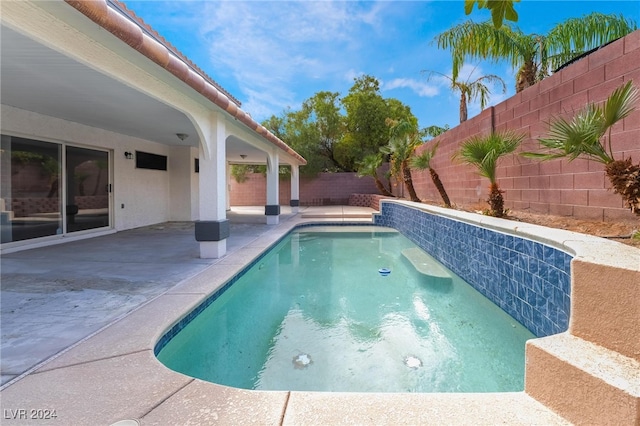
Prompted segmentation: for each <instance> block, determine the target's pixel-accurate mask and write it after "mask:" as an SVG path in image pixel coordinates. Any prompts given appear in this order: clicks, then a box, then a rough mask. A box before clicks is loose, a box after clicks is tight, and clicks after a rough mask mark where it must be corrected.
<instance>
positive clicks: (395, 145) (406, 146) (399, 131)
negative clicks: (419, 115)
mask: <svg viewBox="0 0 640 426" xmlns="http://www.w3.org/2000/svg"><path fill="white" fill-rule="evenodd" d="M387 124H388V125H389V127H390V131H389V135H390V137H389V142H388V144H387V145H386V146H384V147H382V148H380V151H381V152H382V153H384V154H388V155H390V158H391V174H392V175H393V176H396V177H397V178H399V179H401V180H402V182H403V183H404V185H405V187H406V188H407V192H408V193H409V198H410V199H411V201H415V202H418V203H419V202H420V198H418V195H417V194H416V190H415V188H414V186H413V178H412V177H411V167H410V165H409V159H410V158H411V156H412V155H413V152H414V151H415V149H416V148H417V147H418V146H420V145H421V144H422V138H421V135H420V131H419V129H418V120H417V119H416V118H415V117H412V118H410V119H402V120H393V119H388V120H387Z"/></svg>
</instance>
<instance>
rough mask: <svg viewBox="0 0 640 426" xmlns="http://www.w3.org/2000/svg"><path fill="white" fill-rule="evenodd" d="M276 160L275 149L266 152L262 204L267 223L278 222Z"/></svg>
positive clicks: (278, 205) (278, 199)
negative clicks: (265, 189) (265, 196)
mask: <svg viewBox="0 0 640 426" xmlns="http://www.w3.org/2000/svg"><path fill="white" fill-rule="evenodd" d="M278 160H279V159H278V152H277V151H276V150H272V151H270V152H267V205H266V206H264V214H265V215H266V216H267V225H277V224H278V223H279V222H280V191H279V187H278V184H279V174H278V167H279V162H278Z"/></svg>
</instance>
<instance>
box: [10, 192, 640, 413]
mask: <svg viewBox="0 0 640 426" xmlns="http://www.w3.org/2000/svg"><path fill="white" fill-rule="evenodd" d="M385 202H387V201H385ZM392 202H400V203H408V205H411V206H412V207H415V208H420V209H423V210H425V211H429V212H432V213H435V214H441V215H445V216H447V217H450V218H453V219H455V220H462V221H469V222H472V223H480V224H481V225H483V226H486V227H489V228H492V229H499V230H501V231H502V232H510V233H517V234H518V235H521V236H526V237H527V238H530V239H534V240H536V241H541V242H544V243H545V244H549V245H554V246H558V247H559V248H560V247H562V249H563V250H567V251H569V250H570V251H572V252H573V253H575V256H576V259H578V263H579V262H584V263H585V264H588V265H590V267H591V268H592V267H593V265H596V266H597V265H600V266H603V267H605V269H606V268H612V267H613V268H622V269H624V270H625V271H626V272H628V271H631V272H637V273H638V274H640V250H637V249H633V248H631V247H629V250H627V249H626V248H624V247H626V246H623V245H621V244H618V243H613V242H610V241H606V240H603V239H600V238H596V237H590V236H587V235H583V234H577V233H573V232H568V231H562V230H551V229H549V228H544V227H539V226H535V225H528V224H522V223H518V222H510V221H504V220H500V219H495V218H489V217H485V216H479V215H473V214H470V213H466V212H459V211H455V210H449V209H440V208H437V207H433V206H426V205H421V204H416V203H410V202H403V201H392ZM370 221H371V220H370V219H355V218H345V219H342V220H340V219H338V218H327V219H321V218H302V217H301V216H300V215H298V216H296V217H294V218H292V219H290V220H288V221H287V222H284V223H281V224H279V225H275V226H274V227H273V228H272V229H270V230H269V231H267V232H266V233H265V234H263V235H262V236H261V237H259V238H257V239H256V240H254V241H253V242H251V243H249V244H247V245H246V246H244V247H243V248H241V249H239V250H237V251H235V252H234V253H232V254H230V255H228V256H227V257H225V258H223V259H221V260H220V261H219V262H217V263H216V264H214V265H211V266H209V267H208V268H206V269H205V270H204V271H202V272H201V273H199V274H197V275H196V276H194V277H191V278H189V279H187V280H184V281H183V282H181V283H179V284H177V285H176V286H174V287H173V288H171V289H170V290H168V291H167V292H165V293H163V294H162V295H160V296H158V297H157V298H155V299H154V300H152V301H151V302H149V303H147V304H145V305H143V306H141V307H139V308H138V309H136V310H135V311H133V312H132V313H130V314H129V315H127V316H126V317H124V318H122V319H120V320H118V321H116V322H114V323H112V324H111V325H110V326H109V327H107V328H105V329H103V330H102V331H101V332H99V333H97V334H95V335H92V336H89V337H87V338H86V339H84V340H83V341H81V342H80V343H79V344H77V345H75V346H73V347H72V348H70V349H69V350H67V351H66V352H64V353H62V354H60V355H59V356H58V357H56V358H55V359H52V360H50V361H49V362H48V363H46V364H44V365H42V366H41V367H40V368H39V369H38V370H36V371H35V372H33V373H31V374H29V375H28V376H26V377H24V378H22V379H21V380H19V381H17V382H16V383H14V384H12V385H11V386H9V387H7V388H5V389H4V390H3V391H2V394H1V396H2V398H1V402H0V404H1V406H2V408H3V409H4V410H3V413H5V414H6V413H7V410H20V409H24V410H27V412H26V414H27V415H28V414H30V413H29V411H28V410H56V415H57V418H56V419H52V420H53V421H52V422H57V423H66V424H112V423H114V422H117V421H120V420H124V419H137V420H138V421H139V422H140V423H141V424H187V423H196V424H207V423H220V424H245V423H249V424H252V423H257V424H301V423H303V424H354V423H357V424H416V423H448V424H460V423H475V424H478V423H492V424H495V423H502V422H503V423H509V424H563V423H568V421H567V420H566V418H571V415H567V414H566V413H564V412H563V416H564V417H561V416H560V415H559V414H557V412H562V410H561V409H558V407H554V408H553V410H555V411H553V410H552V409H550V408H548V406H546V405H544V404H543V403H541V402H539V401H538V400H536V399H535V398H534V397H533V396H532V392H531V391H530V390H527V392H513V393H491V394H473V393H467V394H400V393H398V394H370V393H369V394H368V393H322V392H296V391H292V392H280V391H248V390H242V389H235V388H229V387H225V386H221V385H217V384H213V383H207V382H203V381H201V380H198V379H193V378H191V377H187V376H185V375H182V374H180V373H177V372H174V371H171V370H169V369H168V368H167V367H165V366H164V365H162V364H161V363H160V362H159V361H158V360H157V359H156V358H155V356H154V354H153V351H154V347H155V345H156V343H157V341H158V340H159V339H160V338H161V337H162V336H163V334H164V333H165V332H166V331H167V330H168V329H169V328H171V327H172V326H173V325H174V324H175V323H176V322H178V321H179V319H180V318H181V317H183V316H184V315H186V313H188V312H189V311H190V310H192V309H193V308H195V307H196V306H197V305H198V304H199V303H201V302H202V301H203V300H204V299H205V298H206V297H207V296H208V295H209V294H211V293H212V292H214V291H215V290H216V289H217V288H218V287H220V286H222V285H223V284H224V283H225V282H226V281H228V280H229V279H231V278H232V277H233V276H234V275H235V274H237V273H238V272H239V271H241V270H242V269H243V268H244V267H245V265H247V264H248V263H250V262H252V261H253V260H254V259H256V258H257V257H258V256H260V255H261V254H262V253H263V252H264V251H266V250H268V249H269V248H270V247H271V246H272V245H274V244H276V243H277V242H278V241H279V240H280V239H281V238H282V237H283V236H284V235H285V234H287V233H288V232H289V231H290V230H291V229H293V228H294V227H296V226H298V225H300V224H308V223H320V224H327V223H335V222H349V223H350V222H370ZM634 250H635V251H634ZM620 253H623V254H626V253H628V255H629V256H628V257H627V256H622V259H621V258H620ZM636 260H637V266H636V265H635V264H634V262H635V261H636ZM572 266H573V263H572ZM634 268H635V269H634ZM572 269H573V268H572ZM607 270H608V269H607ZM572 274H573V271H572ZM636 287H637V286H636ZM572 304H573V302H572ZM578 311H580V309H579V310H578ZM572 312H574V306H573V305H572ZM573 316H574V315H573V313H572V318H571V322H570V330H569V332H567V333H566V334H567V335H570V334H571V333H573V331H572V329H573V328H575V325H576V324H574V318H573ZM578 330H581V329H580V324H578ZM563 334H565V333H563ZM578 334H580V333H578ZM550 337H552V338H555V337H556V336H550ZM561 337H562V336H561ZM534 340H541V339H534ZM539 346H540V347H542V346H544V345H539ZM632 350H633V349H632ZM528 353H529V352H528ZM627 358H628V360H629V361H631V362H632V363H633V362H636V363H637V362H638V361H637V360H636V359H632V358H630V357H625V360H623V361H627ZM634 365H635V364H632V367H633V366H634ZM638 365H640V364H638ZM631 391H632V393H633V392H635V390H634V389H632V390H631ZM533 395H534V396H538V394H537V393H536V392H535V389H534V392H533ZM539 399H540V398H539ZM542 399H543V400H544V398H542ZM544 401H545V403H546V404H547V405H550V404H549V401H546V400H544ZM551 405H552V404H551ZM9 413H10V414H11V413H14V411H10V412H9ZM35 413H36V414H37V413H38V412H37V411H36V412H35ZM29 420H34V419H29V418H26V419H15V423H14V422H13V421H11V419H7V417H6V416H5V418H4V421H5V422H7V424H20V423H29ZM3 423H4V422H3Z"/></svg>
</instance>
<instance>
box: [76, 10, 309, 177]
mask: <svg viewBox="0 0 640 426" xmlns="http://www.w3.org/2000/svg"><path fill="white" fill-rule="evenodd" d="M64 1H65V2H66V3H67V4H69V5H70V6H72V7H73V8H75V9H76V10H78V11H79V12H80V13H82V14H83V15H85V16H86V17H87V18H89V19H91V20H92V21H94V22H95V23H96V24H98V25H100V26H101V27H102V28H104V29H105V30H107V31H109V32H110V33H112V34H113V35H115V36H116V37H118V38H119V39H120V40H122V41H123V42H125V43H127V44H128V45H129V46H131V47H132V48H134V49H136V50H137V51H138V52H140V53H141V54H142V55H144V56H146V57H147V58H149V59H150V60H151V61H153V62H155V63H156V64H158V65H159V66H161V67H162V68H164V69H165V70H167V71H168V72H170V73H171V74H173V75H174V76H175V77H177V78H178V79H180V80H182V81H183V82H185V83H186V84H187V85H189V86H190V87H191V88H192V89H194V90H195V91H197V92H198V93H200V94H201V95H202V96H204V97H205V98H207V99H208V100H210V101H211V102H213V103H214V104H216V105H217V106H218V107H220V108H222V109H224V110H225V111H227V112H228V113H229V114H230V115H231V116H233V117H234V118H236V119H237V120H238V121H240V122H241V123H242V124H244V125H245V126H247V127H248V128H249V129H251V130H252V131H254V132H255V133H257V134H258V135H260V136H262V137H263V138H264V139H266V140H267V141H268V142H270V143H271V144H273V145H275V146H277V147H278V148H280V149H281V150H283V151H285V152H287V153H288V154H289V155H291V156H292V157H294V158H295V159H297V160H298V161H299V162H300V164H303V165H304V164H306V163H307V161H306V160H305V159H304V158H303V157H302V156H301V155H300V154H298V153H297V152H295V151H294V150H293V149H292V148H291V147H290V146H289V145H287V144H286V143H284V142H283V141H282V140H280V139H279V138H278V137H277V136H275V135H274V134H273V133H271V132H270V131H269V130H267V128H265V127H264V126H262V125H261V124H260V123H258V122H256V121H255V120H254V119H253V118H251V116H250V115H249V114H248V113H246V112H244V111H243V110H242V109H241V108H240V102H239V101H238V100H236V99H235V98H233V97H232V96H230V95H228V94H227V92H226V91H225V90H224V89H222V88H221V87H220V86H219V85H218V84H217V83H215V82H214V81H213V80H212V79H211V78H210V77H208V76H207V75H206V74H205V73H204V72H202V70H200V69H199V68H198V67H197V66H195V64H193V63H192V62H191V61H190V60H189V59H187V58H186V57H185V56H184V55H183V54H181V53H180V52H179V51H178V50H177V49H176V48H175V47H173V46H171V45H170V44H169V43H168V42H167V41H166V40H165V39H164V38H163V37H162V36H160V35H159V34H158V33H157V32H156V31H155V30H153V29H152V28H151V27H150V26H149V25H147V24H145V23H144V21H142V19H140V18H139V17H137V16H136V15H135V14H133V12H131V11H129V9H127V8H126V7H125V6H124V4H123V3H121V2H120V1H117V0H91V1H83V0H64Z"/></svg>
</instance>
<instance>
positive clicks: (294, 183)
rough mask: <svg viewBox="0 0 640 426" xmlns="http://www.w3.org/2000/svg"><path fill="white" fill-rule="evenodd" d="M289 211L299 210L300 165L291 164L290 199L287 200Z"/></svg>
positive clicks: (295, 211)
mask: <svg viewBox="0 0 640 426" xmlns="http://www.w3.org/2000/svg"><path fill="white" fill-rule="evenodd" d="M289 205H290V206H291V211H292V212H293V213H298V211H299V210H300V166H298V165H297V164H292V165H291V201H290V202H289Z"/></svg>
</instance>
